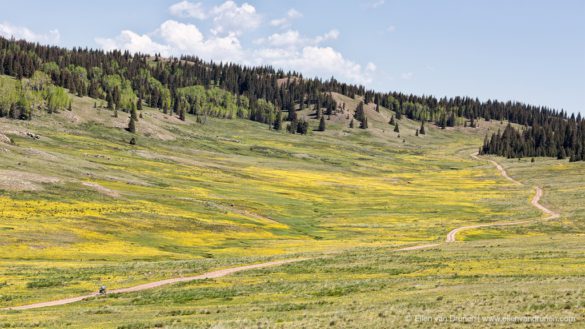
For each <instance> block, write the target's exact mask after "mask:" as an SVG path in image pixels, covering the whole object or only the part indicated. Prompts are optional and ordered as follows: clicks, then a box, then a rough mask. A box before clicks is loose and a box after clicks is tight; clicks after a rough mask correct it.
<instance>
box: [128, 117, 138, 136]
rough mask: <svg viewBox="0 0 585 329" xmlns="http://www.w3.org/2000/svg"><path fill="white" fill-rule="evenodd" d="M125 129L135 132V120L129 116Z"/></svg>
mask: <svg viewBox="0 0 585 329" xmlns="http://www.w3.org/2000/svg"><path fill="white" fill-rule="evenodd" d="M127 130H128V131H129V132H131V133H133V134H134V133H136V121H135V120H134V119H133V118H130V121H129V122H128V129H127Z"/></svg>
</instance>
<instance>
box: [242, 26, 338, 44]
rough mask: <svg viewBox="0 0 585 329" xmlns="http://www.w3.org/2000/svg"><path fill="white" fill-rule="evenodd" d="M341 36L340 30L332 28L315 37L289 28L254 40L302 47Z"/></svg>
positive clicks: (260, 42)
mask: <svg viewBox="0 0 585 329" xmlns="http://www.w3.org/2000/svg"><path fill="white" fill-rule="evenodd" d="M338 37H339V31H337V30H331V31H329V32H327V33H325V34H323V35H319V36H316V37H314V38H305V37H302V36H301V35H300V33H299V31H295V30H288V31H286V32H283V33H274V34H272V35H270V36H269V37H267V38H260V39H256V40H255V41H254V43H255V44H258V45H270V46H273V47H302V46H309V45H312V46H315V45H318V44H320V43H323V42H324V41H327V40H335V39H337V38H338Z"/></svg>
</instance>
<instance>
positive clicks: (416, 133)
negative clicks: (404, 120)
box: [414, 129, 418, 137]
mask: <svg viewBox="0 0 585 329" xmlns="http://www.w3.org/2000/svg"><path fill="white" fill-rule="evenodd" d="M414 135H415V136H417V137H418V129H417V130H416V132H415V133H414Z"/></svg>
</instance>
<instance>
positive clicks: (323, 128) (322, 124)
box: [319, 116, 325, 131]
mask: <svg viewBox="0 0 585 329" xmlns="http://www.w3.org/2000/svg"><path fill="white" fill-rule="evenodd" d="M319 131H325V117H323V116H322V117H321V121H319Z"/></svg>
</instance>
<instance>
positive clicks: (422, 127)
mask: <svg viewBox="0 0 585 329" xmlns="http://www.w3.org/2000/svg"><path fill="white" fill-rule="evenodd" d="M419 133H420V134H421V135H424V134H425V121H424V120H423V121H422V122H421V124H420V129H419Z"/></svg>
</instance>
